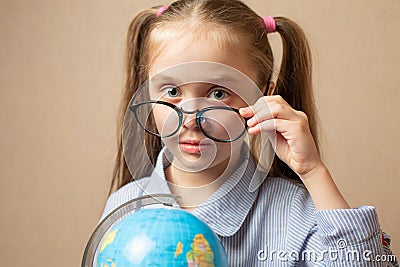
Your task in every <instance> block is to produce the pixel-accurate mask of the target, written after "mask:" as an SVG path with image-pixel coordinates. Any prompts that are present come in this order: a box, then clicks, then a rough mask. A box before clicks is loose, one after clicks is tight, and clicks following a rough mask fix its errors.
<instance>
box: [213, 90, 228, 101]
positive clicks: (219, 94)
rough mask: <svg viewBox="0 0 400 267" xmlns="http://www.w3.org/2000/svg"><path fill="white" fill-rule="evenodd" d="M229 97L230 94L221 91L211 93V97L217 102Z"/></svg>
mask: <svg viewBox="0 0 400 267" xmlns="http://www.w3.org/2000/svg"><path fill="white" fill-rule="evenodd" d="M228 96H229V94H228V93H227V92H225V91H224V90H221V89H215V90H213V91H212V92H211V93H210V97H212V98H215V99H217V100H222V99H225V98H227V97H228Z"/></svg>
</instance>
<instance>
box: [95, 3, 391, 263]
mask: <svg viewBox="0 0 400 267" xmlns="http://www.w3.org/2000/svg"><path fill="white" fill-rule="evenodd" d="M271 32H277V33H279V34H280V36H281V38H282V43H283V59H282V64H281V68H280V73H279V76H278V79H277V83H276V85H275V84H274V83H273V82H271V75H272V72H273V55H272V51H271V48H270V45H269V42H268V38H267V34H268V33H271ZM196 62H198V63H196ZM207 62H209V63H207ZM191 63H194V65H191ZM211 63H213V64H214V65H217V66H219V67H220V66H223V67H222V69H224V70H226V69H227V68H231V72H230V73H235V75H231V76H230V78H235V77H236V78H237V77H240V74H243V75H245V76H246V77H248V79H249V80H251V81H252V82H253V83H254V84H255V85H256V86H257V88H258V89H257V90H258V93H259V95H258V97H257V99H255V100H251V99H250V98H249V97H247V96H242V95H241V94H242V93H244V94H246V92H245V91H246V90H247V89H248V87H247V86H246V88H245V89H246V90H244V89H243V88H241V89H238V90H234V89H232V88H233V87H234V85H232V84H233V83H230V85H231V86H228V85H227V84H228V83H223V82H213V81H214V80H215V79H214V80H213V79H211V78H210V79H203V80H198V79H197V78H196V77H194V78H193V79H191V78H187V80H186V81H182V80H180V81H179V82H177V81H176V79H172V78H171V76H173V75H169V77H167V75H161V76H160V75H159V74H160V73H163V74H171V73H172V74H177V73H178V74H177V75H175V78H176V76H181V77H187V76H190V75H192V74H193V73H203V74H204V73H205V76H207V75H211V73H214V72H213V71H212V72H210V71H209V70H210V69H213V67H212V66H214V65H212V64H211ZM204 64H206V65H204ZM207 64H211V65H207ZM177 66H178V67H177ZM182 66H183V67H182ZM219 67H218V68H216V69H217V70H219V69H220V68H219ZM171 69H172V71H171ZM176 70H177V71H176ZM213 70H214V69H213ZM235 71H236V72H235ZM217 72H218V71H217ZM154 77H156V78H154ZM160 77H161V78H160ZM149 78H150V80H149V81H148V82H146V81H147V80H148V79H149ZM311 81H312V79H311V55H310V49H309V47H308V44H307V41H306V38H305V36H304V33H303V31H302V30H301V29H300V27H299V26H298V25H297V24H295V23H294V22H293V21H291V20H289V19H287V18H283V17H276V18H272V17H266V18H264V19H262V18H261V17H259V16H258V15H257V14H256V13H255V12H254V11H252V10H251V9H250V8H249V7H247V6H246V5H245V4H244V3H242V2H240V1H238V0H229V1H227V0H178V1H176V2H173V3H172V4H171V5H169V6H168V7H157V8H152V9H149V10H145V11H142V12H141V13H139V14H138V15H137V16H136V17H135V18H134V19H133V21H132V23H131V25H130V28H129V32H128V40H127V77H126V85H125V91H124V94H123V100H122V105H121V111H120V117H119V123H118V144H119V148H118V156H117V160H116V165H115V169H114V175H113V180H112V183H111V189H110V192H113V191H114V190H116V191H115V192H113V193H112V194H110V196H109V199H108V201H107V204H106V207H105V211H104V213H103V216H102V217H103V218H104V217H105V216H106V215H107V214H109V213H110V212H111V211H112V210H113V209H115V208H117V207H118V206H119V205H121V204H123V203H125V202H126V201H128V200H130V199H133V198H136V197H138V196H140V195H143V194H152V193H171V192H172V193H176V194H179V195H181V196H182V200H181V201H180V202H179V203H178V204H179V206H180V207H181V208H184V209H188V210H190V211H191V212H192V213H193V214H195V215H196V216H198V217H199V218H200V219H202V220H204V221H205V222H206V223H208V224H209V226H210V227H211V228H212V229H213V230H214V231H215V232H216V233H217V234H218V236H219V237H220V239H221V242H222V244H223V245H224V247H225V250H226V252H227V255H228V259H229V264H230V266H294V265H296V266H327V265H329V266H398V263H397V261H396V260H395V258H394V255H392V253H391V251H390V249H389V239H388V236H387V235H383V234H382V231H381V230H380V226H379V223H378V218H377V214H376V211H375V209H374V208H373V207H369V206H363V207H358V208H354V209H351V208H350V207H349V205H348V204H347V202H346V200H345V199H344V198H343V196H342V195H341V194H340V192H339V190H338V189H337V187H336V185H335V183H334V181H333V179H332V177H331V175H330V173H329V171H328V170H327V168H326V167H325V165H324V164H323V162H322V160H321V158H320V156H319V148H318V140H317V125H316V114H315V113H316V112H315V107H314V101H313V96H312V85H311ZM142 84H145V85H146V86H145V88H144V89H143V87H142V88H141V89H140V90H141V92H147V94H148V95H146V97H147V98H148V99H146V101H142V100H143V99H142V98H141V97H137V95H135V94H137V93H139V91H140V90H138V88H140V86H141V85H142ZM223 85H226V86H223ZM154 88H155V90H154V91H152V90H153V89H154ZM248 90H250V89H248ZM252 96H253V97H254V94H253V95H252ZM249 99H250V100H249ZM144 107H147V108H149V109H147V115H151V116H150V118H149V121H141V119H140V117H141V115H140V114H142V115H143V110H146V108H144ZM210 107H211V109H210ZM127 109H128V111H127V115H126V116H125V111H126V110H127ZM149 110H151V111H149ZM213 110H217V111H216V112H215V111H214V113H211V112H212V111H213ZM144 113H146V112H144ZM228 113H229V114H231V115H232V117H230V119H229V120H228V119H226V118H227V117H228V115H226V114H228ZM129 114H130V115H129ZM132 114H134V115H135V116H136V117H135V119H136V122H135V123H136V124H137V125H140V127H142V128H143V129H144V130H145V133H144V136H143V138H144V144H145V147H146V153H147V155H148V158H149V160H150V163H151V164H150V165H151V166H154V170H153V171H151V172H150V171H149V170H148V168H147V167H142V166H143V165H146V163H145V162H143V159H145V158H146V157H145V155H144V154H142V153H139V152H138V151H137V150H136V148H135V146H134V145H132V142H133V141H132V140H133V139H134V138H136V140H138V139H139V140H138V142H139V143H142V144H143V139H141V138H139V137H140V135H139V137H138V135H135V136H133V134H134V133H133V132H130V133H129V134H124V133H123V131H125V130H127V129H129V128H130V127H131V126H132V125H131V124H129V123H126V121H127V118H129V116H131V117H133V115H132ZM206 114H210V115H206ZM211 114H212V115H211ZM174 116H175V117H174ZM174 123H175V124H174ZM171 124H174V125H173V126H171ZM243 129H244V131H242V130H243ZM142 132H143V130H142ZM274 133H276V135H274ZM266 135H267V136H268V138H269V140H271V143H270V144H272V146H270V147H273V149H274V150H275V152H276V155H277V157H275V158H273V157H271V153H269V152H268V150H267V148H268V145H266V144H265V142H264V143H263V138H262V137H263V136H264V137H265V136H266ZM133 137H134V138H133ZM247 137H249V139H248V140H247V139H246V142H245V141H244V139H245V138H247ZM264 140H265V138H264ZM132 150H133V151H132ZM129 151H130V152H129ZM246 152H249V153H246ZM270 159H272V160H270ZM269 160H270V163H271V164H269V162H268V161H269ZM148 165H149V164H148ZM148 165H147V166H148ZM259 166H264V169H265V168H266V169H267V170H269V171H268V173H267V174H268V175H267V176H268V177H267V179H265V181H264V180H263V179H262V177H261V176H262V175H261V173H262V172H261V171H259V169H260V168H259ZM255 174H257V175H255ZM256 176H257V177H261V178H258V179H254V178H255V177H256ZM141 177H142V178H141ZM254 181H255V182H254ZM249 189H250V190H249Z"/></svg>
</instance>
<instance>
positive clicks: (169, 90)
mask: <svg viewBox="0 0 400 267" xmlns="http://www.w3.org/2000/svg"><path fill="white" fill-rule="evenodd" d="M161 91H163V92H164V95H167V96H168V97H171V98H174V97H178V96H180V92H179V89H178V88H177V87H175V86H168V87H164V88H162V89H161Z"/></svg>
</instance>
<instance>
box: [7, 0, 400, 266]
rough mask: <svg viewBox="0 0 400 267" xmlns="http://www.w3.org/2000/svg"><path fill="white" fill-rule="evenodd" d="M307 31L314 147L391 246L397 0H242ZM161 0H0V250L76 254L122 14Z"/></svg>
mask: <svg viewBox="0 0 400 267" xmlns="http://www.w3.org/2000/svg"><path fill="white" fill-rule="evenodd" d="M245 2H246V3H248V4H249V5H250V6H251V7H253V8H254V9H255V10H256V11H257V12H258V13H259V14H260V15H274V16H277V15H284V16H287V17H289V18H292V19H293V20H295V21H297V22H298V23H299V24H300V25H302V27H303V28H304V30H305V31H306V33H307V35H308V36H309V38H310V39H311V43H312V48H313V53H314V63H315V65H314V66H315V76H314V77H315V78H314V80H315V88H316V90H315V91H316V101H317V105H318V109H319V112H320V118H321V127H322V129H323V139H324V142H323V150H324V159H325V162H326V164H327V165H328V166H329V169H330V171H331V173H332V174H333V176H334V178H335V179H336V181H337V184H338V185H339V187H340V188H341V189H342V191H343V193H344V195H345V196H346V198H347V199H348V201H349V202H350V203H351V205H352V206H358V205H373V206H376V207H377V210H378V213H379V216H380V222H381V225H382V228H383V229H384V230H386V231H387V232H389V233H390V234H392V236H393V244H392V248H393V251H395V252H396V253H397V255H399V251H400V229H399V225H400V205H399V200H398V194H399V186H400V180H399V177H400V169H399V163H400V154H399V151H398V150H399V148H400V145H399V137H400V125H399V122H400V117H399V114H400V112H399V111H400V108H399V100H400V75H399V69H400V68H399V67H400V63H399V62H400V49H399V47H400V35H399V34H398V30H399V29H400V20H399V19H398V16H399V14H400V1H398V0H386V1H373V0H368V1H367V0H353V1H348V0H336V1H333V0H332V1H316V0H302V1H298V0H292V1H289V0H286V1H282V0H279V1H277V0H275V1H261V0H258V1H256V0H252V1H250V0H248V1H245ZM168 3H169V2H168V1H144V0H143V1H134V0H130V1H126V0H124V1H110V0H109V1H105V0H86V1H78V0H74V1H60V0H58V1H54V0H37V1H29V0H1V1H0V40H1V41H0V62H1V63H0V68H1V69H0V86H1V90H0V125H1V138H0V177H1V189H0V190H1V191H0V192H1V194H0V212H1V220H0V231H1V232H0V236H1V240H2V241H1V242H0V255H1V259H2V265H4V266H24V267H26V266H42V267H47V266H49V267H50V266H51V267H54V266H58V267H63V266H68V267H69V266H79V265H80V261H81V257H82V253H83V250H84V247H85V245H86V242H87V240H88V239H89V237H90V234H91V232H92V230H93V229H94V227H95V226H96V223H97V220H98V218H99V215H100V213H101V211H102V209H103V205H104V202H105V200H106V195H107V190H108V185H109V182H110V176H111V171H112V166H113V159H114V153H115V140H114V139H115V119H116V110H117V105H118V103H119V97H120V92H121V87H122V84H123V51H124V50H123V49H124V47H123V45H124V40H125V32H126V29H127V27H128V24H129V22H130V20H131V18H132V17H133V15H134V14H135V13H136V12H137V11H138V10H140V9H142V8H145V7H148V6H151V5H154V4H168Z"/></svg>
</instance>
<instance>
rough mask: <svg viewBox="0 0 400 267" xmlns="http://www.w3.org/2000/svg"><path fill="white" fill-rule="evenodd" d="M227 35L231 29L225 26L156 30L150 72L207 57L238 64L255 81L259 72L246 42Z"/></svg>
mask: <svg viewBox="0 0 400 267" xmlns="http://www.w3.org/2000/svg"><path fill="white" fill-rule="evenodd" d="M203 28H204V27H203ZM230 35H232V34H230ZM226 36H229V33H227V32H225V31H224V30H210V29H209V28H208V29H206V30H204V29H202V28H201V27H198V28H194V29H190V28H189V29H185V28H181V29H179V28H178V29H176V30H172V29H171V28H165V29H155V30H153V31H152V32H151V34H150V40H149V41H150V42H149V51H148V55H149V69H148V70H149V76H150V77H151V76H154V75H155V74H157V73H159V72H161V71H163V70H165V69H167V68H170V67H172V66H176V65H179V64H183V63H187V62H198V61H207V62H215V63H219V64H224V65H227V66H230V67H232V68H235V69H237V70H239V71H240V72H242V73H244V74H245V75H247V76H248V77H249V78H250V79H252V80H253V81H254V82H256V77H257V73H256V71H255V70H254V68H253V67H251V62H250V59H249V56H248V49H247V47H246V45H245V42H243V41H242V40H240V39H239V37H238V36H235V37H232V36H230V37H226Z"/></svg>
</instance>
